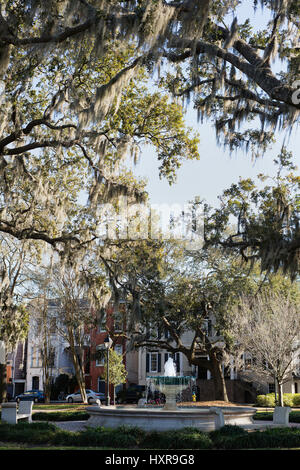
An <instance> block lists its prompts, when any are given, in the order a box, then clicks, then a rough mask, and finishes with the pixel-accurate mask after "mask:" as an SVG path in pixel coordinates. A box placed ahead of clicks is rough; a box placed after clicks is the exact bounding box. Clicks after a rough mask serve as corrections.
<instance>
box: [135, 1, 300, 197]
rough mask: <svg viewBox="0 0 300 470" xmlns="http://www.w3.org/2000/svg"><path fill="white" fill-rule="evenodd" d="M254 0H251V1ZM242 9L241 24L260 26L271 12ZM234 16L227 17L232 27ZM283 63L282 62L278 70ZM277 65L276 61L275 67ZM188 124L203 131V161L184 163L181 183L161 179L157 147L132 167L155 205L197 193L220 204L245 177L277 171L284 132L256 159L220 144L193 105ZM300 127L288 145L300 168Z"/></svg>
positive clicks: (263, 24)
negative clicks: (225, 193)
mask: <svg viewBox="0 0 300 470" xmlns="http://www.w3.org/2000/svg"><path fill="white" fill-rule="evenodd" d="M251 3H252V2H250V1H249V4H251ZM243 4H244V6H242V7H241V8H240V10H239V14H238V20H239V23H240V22H241V21H244V20H245V19H246V18H247V17H250V20H251V24H254V25H255V26H257V28H258V29H260V28H261V27H262V26H263V27H264V26H266V21H267V12H266V11H265V10H264V11H263V12H262V10H261V9H260V8H258V9H257V11H256V13H255V14H254V13H253V11H252V9H250V8H248V7H245V2H243ZM231 21H232V17H230V18H228V19H227V24H228V25H229V26H230V22H231ZM279 67H280V65H279V64H278V70H279V69H280V68H279ZM276 68H277V65H276V64H275V70H276ZM186 123H187V126H191V127H193V128H194V129H195V130H196V131H197V132H199V134H200V145H199V153H200V160H199V161H186V162H183V164H182V167H181V168H180V169H179V170H178V172H177V182H176V184H173V185H172V186H170V185H169V183H168V182H167V180H166V179H160V178H159V170H158V166H159V164H158V161H157V159H156V155H155V153H154V151H153V149H152V148H151V147H150V146H147V147H145V148H144V149H143V153H142V156H141V159H140V162H139V163H138V164H137V165H136V166H132V170H133V172H134V174H135V175H136V176H141V177H146V178H147V180H148V184H147V188H146V189H147V191H148V193H149V196H150V203H152V204H163V203H166V204H185V203H187V202H188V201H189V200H191V199H193V198H194V197H195V196H200V198H201V199H205V200H206V201H207V202H208V203H209V204H211V205H214V206H215V205H217V202H218V195H220V194H221V193H222V191H223V190H224V189H227V188H229V187H230V185H231V184H232V183H234V182H237V181H238V180H239V178H240V177H242V178H249V177H250V178H255V177H256V175H257V174H259V173H264V174H268V175H274V174H275V166H274V163H273V160H274V158H276V156H277V155H278V154H279V152H280V149H281V146H282V143H283V139H284V134H283V133H276V135H275V137H276V143H275V144H274V145H273V146H272V147H271V148H270V149H269V150H267V152H266V153H265V155H263V156H262V157H260V158H258V159H256V160H255V161H253V160H252V159H251V154H250V153H249V154H245V152H244V151H242V150H240V151H237V152H234V153H230V151H229V149H224V148H223V147H220V146H218V145H217V143H216V137H215V130H214V127H213V123H212V122H210V123H207V122H205V123H203V124H201V123H199V122H197V114H196V111H195V110H194V109H193V104H192V100H191V104H190V105H189V107H188V109H187V114H186ZM296 131H297V130H296V129H294V130H293V132H292V134H291V135H290V137H289V140H288V142H287V144H286V147H287V149H288V150H289V151H292V152H293V154H294V162H295V163H296V164H297V165H298V166H299V167H300V152H299V146H300V139H299V136H298V139H297V132H296ZM297 141H298V142H297Z"/></svg>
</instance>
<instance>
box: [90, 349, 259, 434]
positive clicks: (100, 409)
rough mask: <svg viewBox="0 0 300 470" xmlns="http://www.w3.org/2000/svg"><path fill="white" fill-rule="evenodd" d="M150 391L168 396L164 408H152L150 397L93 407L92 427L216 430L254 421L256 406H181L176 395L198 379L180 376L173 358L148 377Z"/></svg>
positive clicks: (91, 412) (91, 407)
mask: <svg viewBox="0 0 300 470" xmlns="http://www.w3.org/2000/svg"><path fill="white" fill-rule="evenodd" d="M146 380H147V386H148V387H147V390H152V391H154V390H159V391H160V392H161V393H163V394H164V395H165V397H166V403H165V405H164V406H162V407H151V406H149V405H148V404H147V400H144V401H145V404H144V405H143V406H141V405H138V406H124V405H118V406H101V405H100V406H89V407H88V408H86V410H87V412H88V413H89V415H90V418H89V419H88V421H87V425H88V426H92V427H93V426H96V427H98V426H104V427H109V428H113V427H118V426H121V425H127V426H137V427H140V428H142V429H144V430H146V431H150V430H157V431H158V430H159V431H166V430H170V429H180V428H185V427H194V428H198V429H200V430H202V431H213V430H215V429H218V428H220V427H221V426H224V424H237V425H240V424H246V425H249V424H252V416H253V415H254V414H255V412H256V410H255V408H250V407H238V406H237V407H230V406H227V407H209V406H207V407H200V406H177V404H176V396H177V395H178V394H179V393H182V392H183V391H184V390H186V389H187V388H188V387H189V386H190V387H192V386H193V385H194V383H195V382H194V381H195V378H194V377H191V376H177V375H176V369H175V366H174V362H173V360H172V359H171V358H169V359H168V361H167V362H166V363H165V367H164V375H163V376H150V377H147V379H146Z"/></svg>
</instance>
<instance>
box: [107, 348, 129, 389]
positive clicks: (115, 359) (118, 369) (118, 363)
mask: <svg viewBox="0 0 300 470" xmlns="http://www.w3.org/2000/svg"><path fill="white" fill-rule="evenodd" d="M126 377H127V371H126V368H125V365H124V362H123V356H122V355H121V354H118V353H117V352H116V351H115V350H114V349H110V351H109V382H110V383H111V384H112V385H114V386H116V385H119V384H123V383H126ZM103 378H104V380H105V382H106V381H107V359H106V361H105V364H104V372H103Z"/></svg>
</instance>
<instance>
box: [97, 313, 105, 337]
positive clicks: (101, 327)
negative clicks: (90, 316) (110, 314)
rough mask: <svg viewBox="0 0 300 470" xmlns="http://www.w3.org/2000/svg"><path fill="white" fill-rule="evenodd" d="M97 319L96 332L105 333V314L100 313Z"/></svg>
mask: <svg viewBox="0 0 300 470" xmlns="http://www.w3.org/2000/svg"><path fill="white" fill-rule="evenodd" d="M98 318H99V319H98V331H99V333H103V332H104V331H106V313H105V312H103V311H101V312H100V313H99V317H98Z"/></svg>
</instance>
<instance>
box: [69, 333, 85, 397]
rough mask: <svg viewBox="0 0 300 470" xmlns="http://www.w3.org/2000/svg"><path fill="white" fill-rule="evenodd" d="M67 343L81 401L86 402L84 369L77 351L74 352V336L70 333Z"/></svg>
mask: <svg viewBox="0 0 300 470" xmlns="http://www.w3.org/2000/svg"><path fill="white" fill-rule="evenodd" d="M69 344H70V349H71V353H72V360H73V365H74V369H75V376H76V380H77V383H78V386H79V390H80V393H81V397H82V401H83V403H87V396H86V391H85V381H84V370H83V364H82V362H81V363H80V361H79V358H78V355H77V352H76V347H75V343H74V337H73V335H72V334H71V336H70V335H69Z"/></svg>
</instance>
